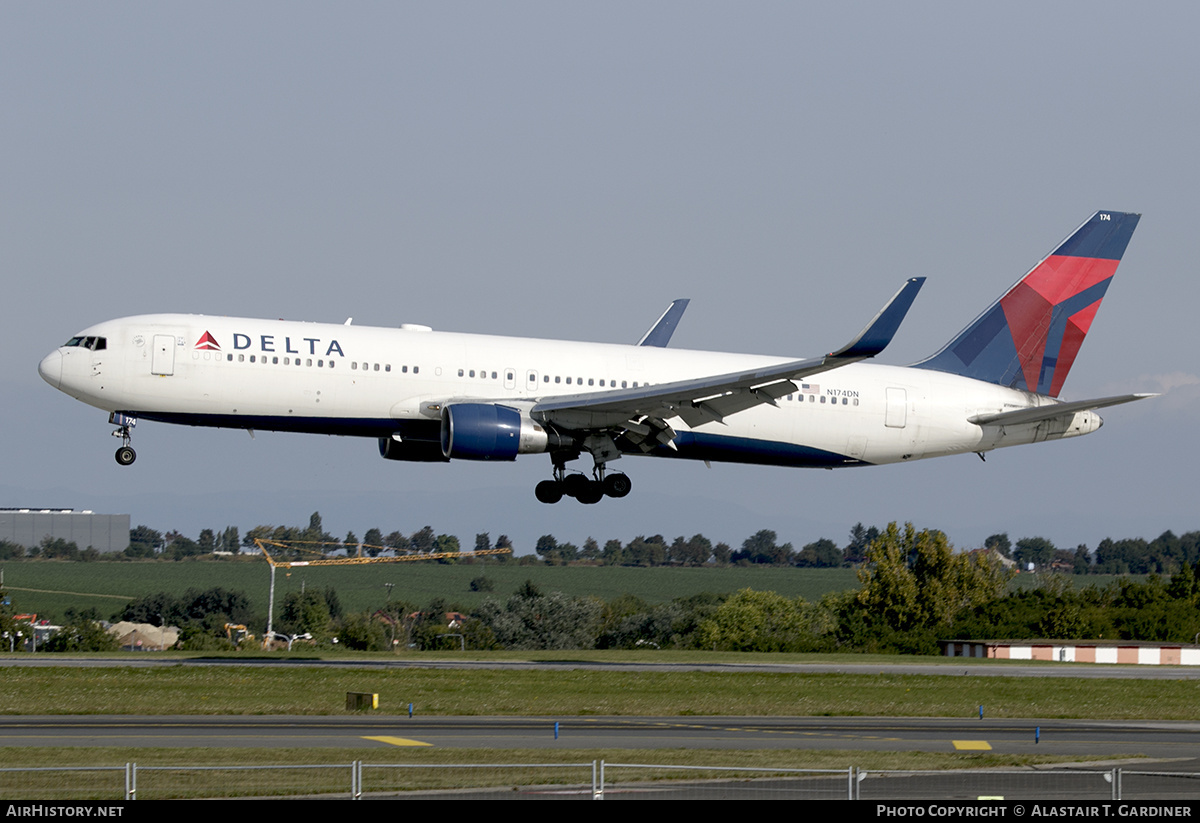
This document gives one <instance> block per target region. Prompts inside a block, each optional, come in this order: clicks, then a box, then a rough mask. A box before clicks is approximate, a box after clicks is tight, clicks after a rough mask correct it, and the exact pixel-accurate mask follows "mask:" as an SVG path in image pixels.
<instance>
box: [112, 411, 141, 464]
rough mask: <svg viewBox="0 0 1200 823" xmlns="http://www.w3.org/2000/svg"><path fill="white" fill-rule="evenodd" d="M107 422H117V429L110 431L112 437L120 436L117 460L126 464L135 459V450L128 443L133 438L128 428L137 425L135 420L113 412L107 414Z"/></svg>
mask: <svg viewBox="0 0 1200 823" xmlns="http://www.w3.org/2000/svg"><path fill="white" fill-rule="evenodd" d="M108 422H109V423H116V424H118V428H117V430H116V431H114V432H113V433H112V436H113V437H119V438H121V448H119V449H117V453H116V458H117V462H118V463H119V464H121V465H122V466H128V465H129V464H131V463H132V462H133V461H134V460H137V452H135V451H134V450H133V447H132V446H130V445H129V444H130V442H131V441H132V440H133V433H132V432H131V431H130V430H131V429H132V428H133V427H134V426H136V425H137V420H135V419H134V418H131V417H127V416H125V415H123V414H119V413H117V412H113V413H112V414H111V415H109V418H108Z"/></svg>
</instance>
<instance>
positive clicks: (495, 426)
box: [442, 403, 570, 460]
mask: <svg viewBox="0 0 1200 823" xmlns="http://www.w3.org/2000/svg"><path fill="white" fill-rule="evenodd" d="M569 442H570V441H569V440H564V438H562V437H560V436H559V435H558V433H557V432H554V431H552V430H549V429H547V428H545V427H544V426H542V425H541V424H538V423H535V422H533V420H531V419H530V418H529V416H528V415H527V414H523V413H522V412H521V411H519V410H517V409H514V408H512V407H511V406H499V405H495V404H492V403H453V404H450V405H448V406H445V407H443V408H442V454H443V455H445V456H446V457H447V458H449V459H453V460H516V459H517V455H518V454H537V453H539V452H545V451H549V450H550V449H552V448H562V447H565V446H569Z"/></svg>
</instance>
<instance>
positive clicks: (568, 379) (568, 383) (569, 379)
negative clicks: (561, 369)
mask: <svg viewBox="0 0 1200 823" xmlns="http://www.w3.org/2000/svg"><path fill="white" fill-rule="evenodd" d="M567 385H568V386H569V385H571V378H569V377H568V378H567Z"/></svg>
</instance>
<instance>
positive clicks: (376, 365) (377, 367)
mask: <svg viewBox="0 0 1200 823" xmlns="http://www.w3.org/2000/svg"><path fill="white" fill-rule="evenodd" d="M375 371H379V364H378V363H376V364H375Z"/></svg>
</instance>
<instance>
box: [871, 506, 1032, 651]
mask: <svg viewBox="0 0 1200 823" xmlns="http://www.w3.org/2000/svg"><path fill="white" fill-rule="evenodd" d="M867 559H868V565H867V567H865V568H863V569H861V570H860V571H859V573H858V577H859V580H860V581H861V583H862V588H861V589H860V590H859V591H858V593H857V595H855V598H854V606H855V608H856V610H857V612H858V613H857V615H855V618H856V619H855V621H854V624H853V625H852V626H849V628H852V629H857V630H858V631H865V633H866V634H865V635H862V634H860V635H859V636H858V637H857V638H856V640H857V642H858V643H860V644H864V643H865V644H866V645H874V644H878V645H881V646H883V647H885V648H892V649H899V650H903V651H923V652H925V653H936V652H937V646H936V640H937V638H936V637H934V636H933V635H934V633H935V630H939V629H945V628H946V627H948V626H949V625H950V623H951V621H952V620H953V619H954V618H955V617H956V616H957V615H959V614H961V613H963V612H965V611H967V610H969V609H971V608H973V607H975V606H977V605H979V604H982V603H987V602H989V601H991V600H995V599H997V598H999V597H1001V596H1002V595H1003V594H1004V591H1005V589H1006V587H1007V585H1008V580H1009V577H1010V574H1009V572H1007V571H1006V570H1004V569H1003V567H1001V565H1000V563H999V562H998V561H996V560H995V559H993V558H992V557H990V556H989V555H986V554H983V553H973V554H956V553H955V552H954V550H953V548H952V547H951V546H950V543H949V541H948V540H947V539H946V535H945V534H943V533H942V532H940V531H936V530H923V531H920V532H918V531H917V530H916V529H915V528H914V527H913V525H912V524H911V523H906V524H905V525H904V530H903V532H901V530H900V529H899V528H898V527H897V525H896V524H895V523H889V524H888V527H887V529H886V530H885V531H884V532H883V533H882V534H881V535H880V536H879V538H878V539H876V540H875V541H874V542H873V543H872V544H871V545H870V547H869V548H868V550H867ZM872 635H874V638H875V639H874V640H873V641H872V639H871V638H872ZM906 635H909V637H905V636H906Z"/></svg>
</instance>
